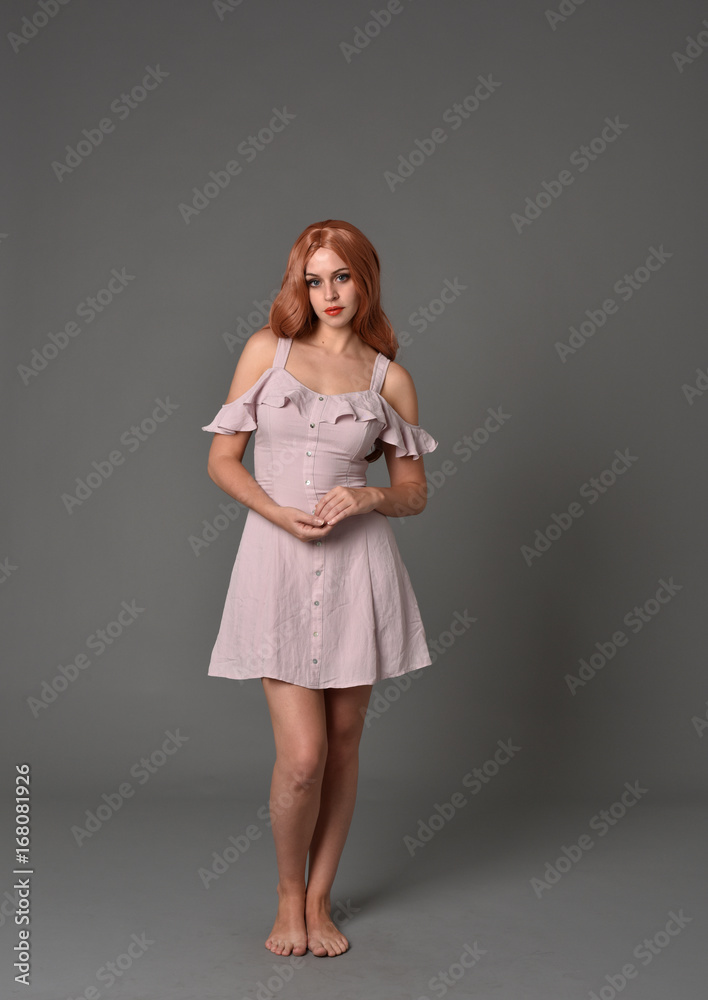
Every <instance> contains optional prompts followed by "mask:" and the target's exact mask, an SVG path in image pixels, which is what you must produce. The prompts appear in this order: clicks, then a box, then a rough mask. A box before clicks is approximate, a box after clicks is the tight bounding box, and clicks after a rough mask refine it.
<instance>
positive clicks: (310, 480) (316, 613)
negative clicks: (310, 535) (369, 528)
mask: <svg viewBox="0 0 708 1000" xmlns="http://www.w3.org/2000/svg"><path fill="white" fill-rule="evenodd" d="M326 405H327V400H326V398H325V397H324V396H318V398H317V399H316V400H315V401H314V403H313V406H312V409H311V411H310V414H309V416H308V433H307V447H306V449H305V454H304V455H303V465H302V469H303V477H302V478H303V485H304V487H305V494H306V496H307V499H308V501H309V502H310V504H311V507H310V510H311V512H312V513H313V514H314V512H315V507H316V505H317V501H318V499H319V498H318V496H317V489H316V486H317V484H316V482H315V459H316V456H317V440H318V427H319V422H320V420H321V419H322V414H323V412H324V409H325V407H326ZM323 543H324V539H318V540H317V541H316V542H314V544H313V545H312V562H311V572H312V597H311V602H310V623H311V625H310V661H311V662H310V676H311V679H312V683H313V684H315V685H316V684H317V683H319V677H320V671H321V669H322V632H323V625H322V623H323V610H324V609H323V605H324V550H325V546H324V544H323Z"/></svg>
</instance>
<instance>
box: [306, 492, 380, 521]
mask: <svg viewBox="0 0 708 1000" xmlns="http://www.w3.org/2000/svg"><path fill="white" fill-rule="evenodd" d="M378 503H379V496H378V491H377V490H376V488H375V487H373V486H359V487H351V486H335V487H333V489H331V490H330V491H329V492H328V493H325V495H324V496H323V497H322V498H321V499H320V500H319V501H318V502H317V506H316V507H315V511H314V513H315V517H321V518H322V519H323V521H324V522H325V524H336V523H337V521H342V520H343V519H344V518H345V517H351V516H352V514H368V513H369V512H370V511H372V510H374V508H375V507H376V505H377V504H378Z"/></svg>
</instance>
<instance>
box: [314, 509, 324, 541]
mask: <svg viewBox="0 0 708 1000" xmlns="http://www.w3.org/2000/svg"><path fill="white" fill-rule="evenodd" d="M312 513H313V514H314V513H315V512H314V510H313V511H312ZM321 544H322V542H315V545H321Z"/></svg>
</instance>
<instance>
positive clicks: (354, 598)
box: [202, 338, 438, 688]
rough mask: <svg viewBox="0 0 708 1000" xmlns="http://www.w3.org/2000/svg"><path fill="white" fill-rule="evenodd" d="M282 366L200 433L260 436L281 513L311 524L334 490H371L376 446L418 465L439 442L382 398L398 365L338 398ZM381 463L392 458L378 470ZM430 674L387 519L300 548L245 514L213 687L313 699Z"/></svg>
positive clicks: (379, 367) (260, 469)
mask: <svg viewBox="0 0 708 1000" xmlns="http://www.w3.org/2000/svg"><path fill="white" fill-rule="evenodd" d="M291 344H292V340H291V339H290V338H281V339H280V340H279V342H278V347H277V350H276V354H275V359H274V361H273V367H272V368H269V369H268V370H267V371H265V372H264V373H263V374H262V375H261V377H260V378H259V379H258V381H257V382H256V383H255V385H253V386H252V387H251V388H250V389H249V390H248V391H247V392H245V393H244V394H243V395H242V396H239V398H238V399H235V400H233V401H232V402H230V403H224V404H223V406H222V407H221V411H220V412H219V413H218V414H217V416H216V417H215V418H214V420H213V421H212V422H211V423H210V424H207V425H206V426H205V427H203V428H202V430H205V431H212V432H215V433H217V434H233V433H234V431H250V430H255V431H256V438H255V446H254V457H253V462H254V478H255V479H256V481H257V482H258V483H259V485H260V486H261V487H262V488H263V489H264V490H265V492H266V493H267V494H268V495H269V496H271V497H272V498H273V499H274V500H275V501H276V502H277V503H279V504H281V505H282V506H287V507H297V508H298V510H303V511H307V512H308V513H311V512H312V511H313V510H314V508H315V504H316V503H317V501H318V500H319V499H320V497H322V496H324V494H325V493H327V492H328V491H329V490H330V489H332V487H334V486H338V485H342V486H352V487H356V486H366V470H367V468H368V465H369V463H368V462H366V461H365V460H364V456H365V455H367V454H368V453H369V452H370V451H371V450H372V448H373V446H374V444H375V442H376V440H377V439H378V440H381V441H386V442H389V443H391V444H394V445H396V455H397V456H402V455H412V456H414V457H416V458H418V457H419V456H420V455H423V454H425V453H426V452H431V451H434V450H435V448H437V446H438V442H437V441H436V440H435V439H434V438H433V437H431V435H430V434H428V433H427V431H425V430H423V428H422V427H420V426H418V425H414V424H410V423H408V422H407V421H405V420H403V418H402V417H400V416H399V415H398V413H397V412H396V411H395V410H394V409H393V407H392V406H391V405H390V404H389V403H388V402H387V401H386V400H385V399H384V398H383V396H381V395H380V392H379V390H380V389H381V386H382V385H383V381H384V377H385V375H386V369H387V368H388V365H389V359H388V358H387V357H386V356H385V355H383V354H381V353H380V352H379V354H378V355H377V357H376V362H375V364H374V371H373V376H372V379H371V385H370V388H369V389H366V390H363V391H361V392H345V393H339V394H337V395H333V396H325V395H321V394H320V393H318V392H315V391H314V390H312V389H309V388H307V386H305V385H303V384H302V383H301V382H299V381H298V380H297V379H296V378H295V376H294V375H291V374H290V372H289V371H287V370H286V369H285V363H286V360H287V357H288V352H289V350H290V347H291ZM380 461H383V459H380ZM431 663H432V660H431V657H430V654H429V652H428V647H427V642H426V637H425V630H424V628H423V623H422V621H421V617H420V612H419V610H418V604H417V602H416V598H415V594H414V593H413V589H412V586H411V582H410V578H409V576H408V571H407V570H406V567H405V565H404V563H403V561H402V559H401V555H400V553H399V550H398V546H397V544H396V539H395V536H394V534H393V530H392V528H391V525H390V524H389V520H388V517H386V516H385V515H384V514H382V513H380V512H379V511H371V512H370V513H368V514H355V515H352V516H351V517H347V518H344V520H343V521H340V522H339V523H337V524H335V525H334V527H333V529H332V530H331V531H330V533H329V534H328V535H327V536H326V537H324V538H322V539H319V540H317V541H314V540H308V541H301V540H300V539H298V538H295V536H294V535H291V534H290V533H289V532H288V531H285V530H284V529H283V528H280V527H278V526H277V525H275V524H273V523H272V522H271V521H269V520H267V518H265V517H263V516H262V515H260V514H258V513H256V511H254V510H250V509H249V511H248V514H247V516H246V522H245V525H244V528H243V534H242V537H241V542H240V545H239V549H238V553H237V555H236V562H235V564H234V567H233V572H232V574H231V580H230V583H229V588H228V592H227V594H226V602H225V605H224V610H223V615H222V619H221V626H220V628H219V632H218V635H217V638H216V642H215V644H214V647H213V651H212V654H211V660H210V663H209V670H208V673H209V674H210V675H211V676H212V677H231V678H234V679H242V680H244V679H247V678H252V677H275V678H278V679H280V680H284V681H289V682H291V683H292V684H298V685H301V686H302V687H306V688H330V687H336V688H342V687H351V686H353V685H357V684H373V683H375V682H376V681H379V680H383V679H385V678H387V677H397V676H399V675H400V674H404V673H407V672H408V671H411V670H416V669H417V668H419V667H425V666H428V665H429V664H431Z"/></svg>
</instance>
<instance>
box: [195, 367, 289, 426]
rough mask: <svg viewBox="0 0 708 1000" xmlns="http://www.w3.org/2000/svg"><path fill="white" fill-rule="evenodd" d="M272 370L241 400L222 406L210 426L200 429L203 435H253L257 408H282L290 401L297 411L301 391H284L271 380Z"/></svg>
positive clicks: (287, 389)
mask: <svg viewBox="0 0 708 1000" xmlns="http://www.w3.org/2000/svg"><path fill="white" fill-rule="evenodd" d="M273 371H274V369H269V370H268V371H266V372H264V373H263V375H262V376H261V377H260V378H259V379H258V381H257V382H256V383H254V385H252V386H251V388H250V389H248V390H247V391H246V392H244V393H243V395H242V396H239V397H238V398H237V399H232V400H231V402H230V403H223V404H222V406H221V409H220V410H219V412H218V413H217V415H216V416H215V417H214V419H213V420H212V422H211V423H210V424H206V425H205V426H204V427H202V430H203V431H211V432H212V433H213V434H235V433H236V431H255V430H256V429H257V428H258V407H259V406H261V405H262V404H265V405H266V406H284V405H285V403H286V402H287V401H288V400H289V399H292V400H293V402H295V403H296V405H297V406H298V409H300V408H301V406H302V401H301V398H300V397H301V395H302V393H301V391H300V390H298V389H297V388H296V387H291V388H288V387H287V386H285V387H284V386H283V385H282V384H278V382H277V381H276V380H275V379H274V378H273V377H272V373H273Z"/></svg>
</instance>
